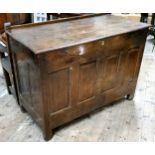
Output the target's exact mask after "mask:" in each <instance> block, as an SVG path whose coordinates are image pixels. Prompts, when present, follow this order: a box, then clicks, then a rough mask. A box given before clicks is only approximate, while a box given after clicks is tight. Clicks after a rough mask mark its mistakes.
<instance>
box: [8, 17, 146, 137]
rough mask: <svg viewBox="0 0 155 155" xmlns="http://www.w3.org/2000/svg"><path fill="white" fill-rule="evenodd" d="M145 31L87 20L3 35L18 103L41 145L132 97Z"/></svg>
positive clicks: (119, 21) (111, 20)
mask: <svg viewBox="0 0 155 155" xmlns="http://www.w3.org/2000/svg"><path fill="white" fill-rule="evenodd" d="M148 26H149V25H148V24H144V23H135V22H133V21H128V20H126V19H124V18H120V17H115V16H112V15H105V16H103V15H93V16H92V15H91V16H86V17H80V18H79V17H78V18H72V19H69V20H68V19H65V20H59V21H57V22H45V23H43V24H40V23H39V24H30V25H25V26H17V27H11V28H10V29H9V30H8V31H7V35H8V39H9V51H10V52H11V53H12V59H13V65H14V69H15V76H16V82H17V88H18V93H19V101H20V104H21V105H22V106H23V107H24V108H25V109H26V110H27V111H28V112H29V113H30V114H31V116H32V117H33V119H34V120H35V121H36V122H37V123H38V124H39V126H40V127H41V128H42V130H43V133H44V137H45V140H49V139H50V138H51V137H52V129H54V128H56V127H58V126H60V125H62V124H65V123H67V122H70V121H71V120H73V119H76V118H78V117H80V116H82V115H85V114H87V113H89V112H91V111H93V110H95V109H97V108H99V107H102V106H104V105H107V104H110V103H112V102H114V101H116V100H118V99H121V98H124V97H125V96H128V98H129V97H130V96H133V94H134V91H135V87H136V83H137V78H138V73H139V69H140V65H141V61H142V56H143V50H144V46H145V41H146V36H147V32H148Z"/></svg>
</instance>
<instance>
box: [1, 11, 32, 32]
mask: <svg viewBox="0 0 155 155" xmlns="http://www.w3.org/2000/svg"><path fill="white" fill-rule="evenodd" d="M7 22H10V23H11V25H18V24H25V23H30V22H31V14H30V13H0V33H2V32H4V23H7Z"/></svg>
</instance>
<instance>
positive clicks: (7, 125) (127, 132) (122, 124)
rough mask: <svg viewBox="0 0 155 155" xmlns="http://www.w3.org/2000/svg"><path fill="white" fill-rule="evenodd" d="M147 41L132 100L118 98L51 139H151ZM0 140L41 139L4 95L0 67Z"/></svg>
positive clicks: (152, 84)
mask: <svg viewBox="0 0 155 155" xmlns="http://www.w3.org/2000/svg"><path fill="white" fill-rule="evenodd" d="M152 48H153V45H152V38H151V37H149V38H148V40H147V44H146V48H145V53H144V57H143V62H142V66H141V71H140V76H139V80H138V85H137V89H136V95H135V98H134V100H133V101H127V100H121V101H118V102H117V104H114V105H112V106H108V107H104V108H101V109H99V110H97V111H95V112H93V113H91V114H90V115H88V116H87V117H82V118H80V119H77V120H75V121H72V122H71V123H70V124H67V125H65V126H62V127H61V128H58V129H56V130H55V134H54V137H53V138H52V139H51V142H52V141H53V142H55V141H64V142H66V141H105V142H106V141H114V142H117V141H123V142H124V141H155V51H154V52H153V53H152V51H151V50H152ZM0 141H44V140H43V137H42V133H41V131H40V129H39V128H38V127H37V126H36V124H35V123H34V122H33V121H32V119H31V118H30V117H29V115H27V114H26V113H22V112H21V111H20V108H19V107H18V106H17V104H16V102H15V100H14V98H13V97H12V96H11V95H8V94H7V91H6V87H5V81H4V78H3V75H2V70H1V67H0Z"/></svg>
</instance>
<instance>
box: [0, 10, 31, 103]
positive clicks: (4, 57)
mask: <svg viewBox="0 0 155 155" xmlns="http://www.w3.org/2000/svg"><path fill="white" fill-rule="evenodd" d="M7 22H11V23H12V25H16V24H24V23H30V22H31V14H28V13H0V41H1V42H2V43H0V58H1V63H2V69H3V72H4V77H5V81H6V86H7V90H8V93H9V94H13V95H14V97H15V98H16V99H17V101H18V94H17V90H16V82H15V76H14V70H13V65H12V60H11V59H10V58H11V56H10V55H11V53H8V50H7V37H6V34H5V33H4V23H7Z"/></svg>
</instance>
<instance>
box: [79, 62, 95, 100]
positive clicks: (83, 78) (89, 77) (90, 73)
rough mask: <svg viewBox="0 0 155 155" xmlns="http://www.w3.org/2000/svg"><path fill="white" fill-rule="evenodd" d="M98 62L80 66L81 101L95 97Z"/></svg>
mask: <svg viewBox="0 0 155 155" xmlns="http://www.w3.org/2000/svg"><path fill="white" fill-rule="evenodd" d="M96 76H97V72H96V62H90V63H87V64H83V65H80V73H79V100H80V101H84V100H86V99H88V98H90V97H93V96H94V93H95V85H96Z"/></svg>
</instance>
